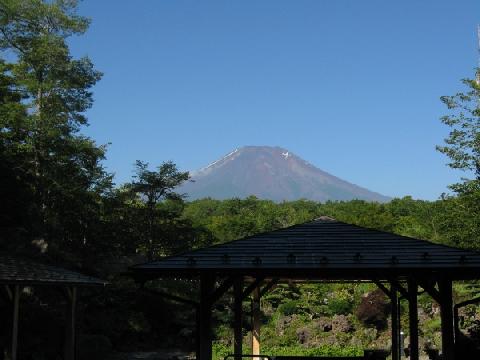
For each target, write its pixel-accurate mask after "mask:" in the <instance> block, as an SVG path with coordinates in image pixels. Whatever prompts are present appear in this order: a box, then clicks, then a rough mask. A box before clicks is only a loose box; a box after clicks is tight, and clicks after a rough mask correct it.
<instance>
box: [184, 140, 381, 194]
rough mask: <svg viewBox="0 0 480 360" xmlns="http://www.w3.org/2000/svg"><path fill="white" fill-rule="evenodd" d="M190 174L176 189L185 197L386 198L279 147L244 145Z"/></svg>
mask: <svg viewBox="0 0 480 360" xmlns="http://www.w3.org/2000/svg"><path fill="white" fill-rule="evenodd" d="M191 175H192V180H193V182H187V183H185V184H184V185H182V186H181V187H180V188H179V189H177V191H178V192H180V193H186V194H187V196H188V197H187V199H188V200H194V199H199V198H204V197H211V198H214V199H228V198H232V197H240V198H244V197H247V196H249V195H255V196H256V197H258V198H260V199H269V200H274V201H283V200H287V201H290V200H298V199H302V198H303V199H308V200H315V201H327V200H352V199H362V200H368V201H379V202H385V201H388V200H389V198H388V197H386V196H383V195H381V194H378V193H375V192H372V191H369V190H367V189H364V188H362V187H360V186H357V185H354V184H351V183H349V182H347V181H345V180H342V179H339V178H337V177H335V176H333V175H331V174H329V173H327V172H325V171H323V170H320V169H318V168H316V167H315V166H313V165H311V164H309V163H308V162H306V161H304V160H302V159H301V158H299V157H298V156H296V155H294V154H292V153H291V152H289V151H288V150H286V149H282V148H279V147H270V146H245V147H242V148H239V149H236V150H234V151H232V152H231V153H229V154H227V155H225V156H224V157H222V158H221V159H219V160H217V161H215V162H213V163H211V164H210V165H208V166H206V167H204V168H202V169H200V170H198V171H194V172H192V174H191Z"/></svg>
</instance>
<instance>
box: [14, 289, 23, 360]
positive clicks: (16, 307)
mask: <svg viewBox="0 0 480 360" xmlns="http://www.w3.org/2000/svg"><path fill="white" fill-rule="evenodd" d="M20 290H21V289H20V285H15V288H14V293H13V328H12V360H17V350H18V313H19V308H20V295H21V294H20Z"/></svg>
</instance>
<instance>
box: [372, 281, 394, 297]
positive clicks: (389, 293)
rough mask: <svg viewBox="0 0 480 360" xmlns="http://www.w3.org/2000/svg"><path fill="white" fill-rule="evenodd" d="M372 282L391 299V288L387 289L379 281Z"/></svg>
mask: <svg viewBox="0 0 480 360" xmlns="http://www.w3.org/2000/svg"><path fill="white" fill-rule="evenodd" d="M373 282H374V283H375V285H377V287H378V288H379V289H380V290H382V291H383V293H384V294H385V295H387V296H388V297H389V298H390V300H391V299H392V292H391V290H389V289H388V288H387V287H386V286H385V285H383V284H382V283H381V282H380V281H376V280H374V281H373ZM395 296H396V295H395Z"/></svg>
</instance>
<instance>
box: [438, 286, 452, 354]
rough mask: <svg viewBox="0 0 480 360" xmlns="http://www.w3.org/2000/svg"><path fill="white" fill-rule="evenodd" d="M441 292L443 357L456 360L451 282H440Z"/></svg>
mask: <svg viewBox="0 0 480 360" xmlns="http://www.w3.org/2000/svg"><path fill="white" fill-rule="evenodd" d="M438 288H439V291H440V298H441V303H440V316H441V319H442V355H443V359H445V360H454V359H455V339H454V327H453V299H452V297H453V293H452V282H451V281H450V280H440V281H439V282H438Z"/></svg>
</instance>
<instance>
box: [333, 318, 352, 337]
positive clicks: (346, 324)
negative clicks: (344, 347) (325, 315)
mask: <svg viewBox="0 0 480 360" xmlns="http://www.w3.org/2000/svg"><path fill="white" fill-rule="evenodd" d="M353 330H355V329H354V327H353V324H352V322H351V321H350V319H349V318H348V317H347V316H345V315H334V316H333V319H332V331H333V332H334V333H339V332H342V333H348V332H352V331H353Z"/></svg>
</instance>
